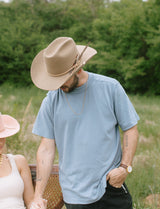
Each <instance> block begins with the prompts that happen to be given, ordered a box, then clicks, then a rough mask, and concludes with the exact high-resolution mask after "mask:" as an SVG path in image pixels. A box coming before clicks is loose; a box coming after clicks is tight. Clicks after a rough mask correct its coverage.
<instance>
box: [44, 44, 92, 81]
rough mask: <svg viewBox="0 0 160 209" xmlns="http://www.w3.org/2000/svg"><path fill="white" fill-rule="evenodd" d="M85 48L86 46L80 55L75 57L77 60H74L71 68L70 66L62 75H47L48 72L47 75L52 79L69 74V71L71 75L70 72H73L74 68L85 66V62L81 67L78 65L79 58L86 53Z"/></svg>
mask: <svg viewBox="0 0 160 209" xmlns="http://www.w3.org/2000/svg"><path fill="white" fill-rule="evenodd" d="M87 47H88V45H86V46H85V47H84V49H83V51H82V52H81V54H79V55H77V58H76V60H75V62H74V64H73V66H72V67H71V68H69V69H68V70H67V71H65V72H63V73H58V74H53V73H49V72H48V74H49V75H50V76H53V77H59V76H62V75H65V74H67V73H69V72H70V71H71V73H72V71H73V70H74V69H75V68H78V67H80V66H82V65H83V66H84V65H85V62H84V63H82V65H80V62H81V57H82V55H83V53H84V52H85V51H86V49H87Z"/></svg>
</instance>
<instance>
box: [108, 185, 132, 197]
mask: <svg viewBox="0 0 160 209" xmlns="http://www.w3.org/2000/svg"><path fill="white" fill-rule="evenodd" d="M106 190H107V192H108V194H113V195H123V194H128V189H127V187H126V185H125V183H124V184H122V186H121V187H119V188H116V187H114V186H112V185H111V184H110V183H109V182H107V188H106Z"/></svg>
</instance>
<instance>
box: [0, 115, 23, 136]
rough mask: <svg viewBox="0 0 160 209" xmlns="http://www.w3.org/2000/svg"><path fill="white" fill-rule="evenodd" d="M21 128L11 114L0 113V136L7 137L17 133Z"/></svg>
mask: <svg viewBox="0 0 160 209" xmlns="http://www.w3.org/2000/svg"><path fill="white" fill-rule="evenodd" d="M19 129H20V125H19V123H18V121H17V120H16V119H15V118H13V117H11V116H9V115H2V114H1V113H0V138H6V137H9V136H12V135H14V134H16V133H17V132H18V131H19Z"/></svg>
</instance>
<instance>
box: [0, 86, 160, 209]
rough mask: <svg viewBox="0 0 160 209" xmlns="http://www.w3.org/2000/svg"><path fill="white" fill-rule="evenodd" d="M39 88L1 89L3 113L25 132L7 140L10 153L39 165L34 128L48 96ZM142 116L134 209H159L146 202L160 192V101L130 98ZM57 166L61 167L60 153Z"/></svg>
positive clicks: (132, 184)
mask: <svg viewBox="0 0 160 209" xmlns="http://www.w3.org/2000/svg"><path fill="white" fill-rule="evenodd" d="M46 93H47V92H46V91H42V90H40V89H38V88H36V87H35V86H31V87H30V88H23V87H22V88H15V87H13V86H10V85H9V84H4V85H2V86H0V112H2V114H9V115H12V116H13V117H15V118H16V119H17V120H18V121H19V122H20V125H21V130H20V132H19V133H18V134H16V135H15V136H12V137H9V138H7V147H8V152H10V153H13V154H17V153H19V154H23V155H25V156H26V158H27V160H28V162H29V163H36V151H37V148H38V146H39V144H40V137H39V136H35V135H33V134H32V127H33V124H34V121H35V118H36V115H37V113H38V110H39V107H40V104H41V101H42V99H43V98H44V97H45V95H46ZM129 97H130V99H131V101H132V103H133V105H134V107H135V109H136V111H137V113H138V114H139V116H140V121H139V123H138V129H139V142H138V147H137V151H136V154H135V157H134V161H133V172H132V173H131V174H129V175H128V177H127V180H126V182H127V184H128V187H129V190H130V192H131V194H132V198H133V203H134V209H143V208H145V209H150V208H152V209H156V208H157V206H156V205H157V202H156V200H155V201H154V203H153V204H152V206H146V205H145V203H144V200H145V198H146V197H147V196H148V195H149V194H156V193H159V191H160V189H159V188H160V174H159V173H160V164H159V159H160V97H154V96H152V97H147V96H139V95H130V96H129ZM55 163H58V153H57V154H56V159H55Z"/></svg>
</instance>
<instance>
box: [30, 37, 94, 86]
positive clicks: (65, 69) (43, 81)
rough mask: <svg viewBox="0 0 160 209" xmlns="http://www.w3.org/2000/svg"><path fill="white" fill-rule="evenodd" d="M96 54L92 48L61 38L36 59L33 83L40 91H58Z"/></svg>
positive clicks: (33, 67) (70, 39) (32, 67)
mask: <svg viewBox="0 0 160 209" xmlns="http://www.w3.org/2000/svg"><path fill="white" fill-rule="evenodd" d="M96 53H97V51H96V50H95V49H93V48H91V47H88V46H83V45H76V44H75V42H74V40H73V39H72V38H69V37H59V38H57V39H55V40H54V41H53V42H51V43H50V44H49V45H48V47H47V48H45V49H43V50H42V51H40V52H39V53H38V54H37V55H36V57H35V58H34V60H33V62H32V65H31V78H32V81H33V83H34V84H35V85H36V86H37V87H38V88H40V89H44V90H56V89H58V88H60V87H61V86H62V85H63V84H64V83H65V82H66V81H67V80H69V78H71V76H72V75H73V74H74V73H76V72H77V71H78V70H79V69H80V68H82V67H83V66H84V65H85V64H86V62H87V61H88V60H89V59H91V58H92V57H93V56H94V55H95V54H96Z"/></svg>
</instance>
